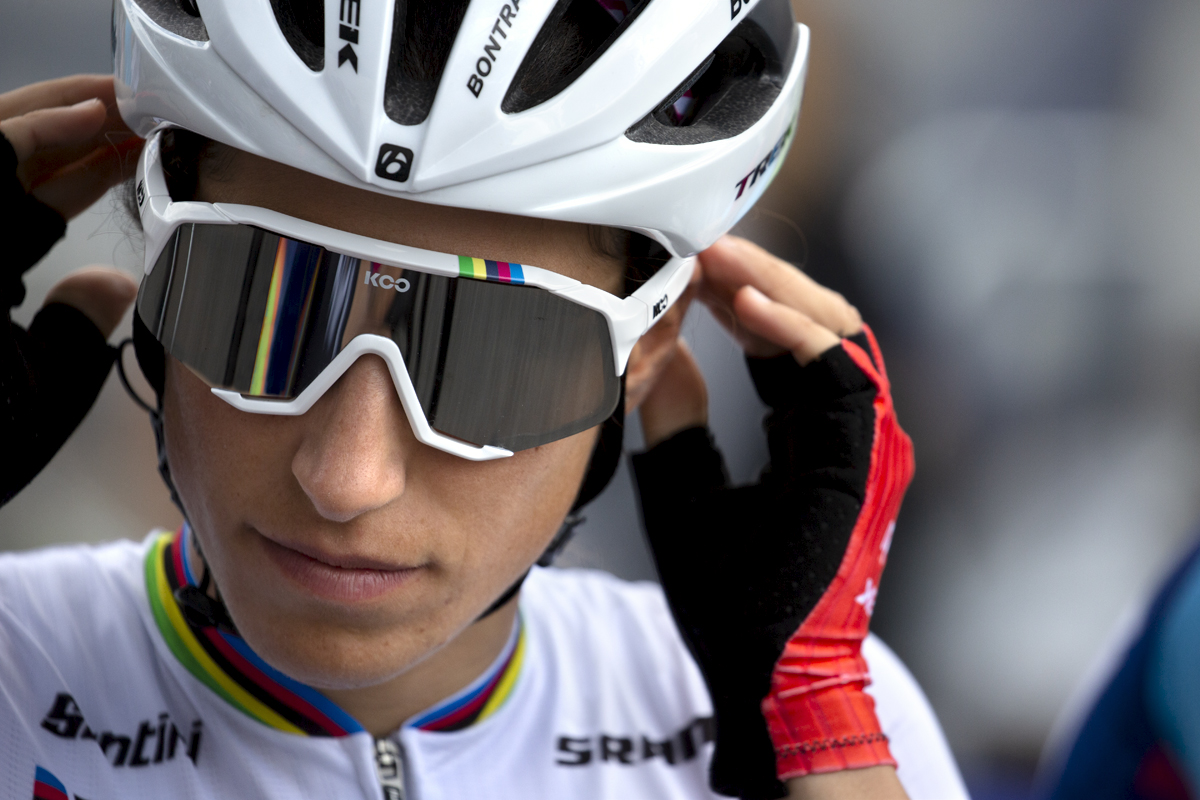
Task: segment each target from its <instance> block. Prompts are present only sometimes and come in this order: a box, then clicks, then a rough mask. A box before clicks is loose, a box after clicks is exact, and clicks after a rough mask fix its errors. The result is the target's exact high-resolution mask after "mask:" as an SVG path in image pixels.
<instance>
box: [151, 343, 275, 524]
mask: <svg viewBox="0 0 1200 800" xmlns="http://www.w3.org/2000/svg"><path fill="white" fill-rule="evenodd" d="M281 422H286V420H285V419H284V418H277V417H268V416H265V415H252V414H245V413H242V412H240V411H238V410H237V409H235V408H233V407H232V406H230V405H229V404H227V403H225V402H223V401H221V400H220V399H219V398H217V397H215V396H214V395H213V394H212V392H210V391H209V389H208V387H207V386H206V385H205V384H204V383H203V382H202V381H201V380H200V379H199V378H197V377H196V376H195V375H193V374H192V373H191V372H190V371H189V370H188V369H187V368H186V367H183V366H181V365H180V364H179V363H178V362H174V361H173V360H168V364H167V381H166V387H165V393H164V397H163V426H164V434H165V437H166V449H167V458H168V462H169V464H170V467H171V476H172V479H173V481H174V483H175V486H176V488H177V489H178V490H179V494H180V497H181V498H182V500H183V502H184V506H185V507H186V508H187V511H188V517H189V519H191V521H192V522H193V524H195V525H196V526H197V528H199V529H200V530H220V529H221V528H223V527H225V526H227V525H228V524H229V523H230V522H231V521H232V519H233V518H234V517H236V516H237V514H238V513H239V509H242V508H244V507H245V506H247V505H248V504H261V503H263V502H272V501H275V500H284V501H288V500H294V499H295V498H294V497H293V495H294V494H295V492H294V491H293V490H292V488H291V487H292V486H294V481H291V480H289V479H290V476H291V468H290V463H291V454H292V453H293V452H294V450H295V447H294V444H295V443H294V442H293V441H292V439H293V438H294V437H293V436H292V435H290V432H289V430H288V427H287V425H286V424H280V423H281Z"/></svg>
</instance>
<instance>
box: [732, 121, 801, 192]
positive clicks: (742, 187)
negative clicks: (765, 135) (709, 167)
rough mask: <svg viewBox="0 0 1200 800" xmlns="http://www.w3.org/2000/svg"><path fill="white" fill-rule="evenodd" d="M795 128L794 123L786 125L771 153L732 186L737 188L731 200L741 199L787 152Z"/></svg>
mask: <svg viewBox="0 0 1200 800" xmlns="http://www.w3.org/2000/svg"><path fill="white" fill-rule="evenodd" d="M795 127H796V126H795V124H794V123H793V124H791V125H788V129H787V130H786V131H784V132H783V136H780V137H779V141H778V142H776V143H775V146H774V147H772V148H771V151H770V152H769V153H767V155H766V156H765V157H764V158H763V160H762V161H760V162H758V165H757V166H755V167H754V169H752V170H750V172H749V173H747V175H746V177H744V178H742V179H741V180H740V181H738V182H737V183H735V184H734V186H736V187H737V194H736V195H735V196H734V198H733V199H734V201H735V202H736V201H737V200H740V199H741V198H742V195H743V194H745V192H746V189H747V188H749V187H750V186H754V184H756V183H758V179H759V178H761V177H762V176H763V175H766V174H767V170H768V169H770V168H771V165H772V164H774V163H775V162H776V161H777V160H778V159H779V157H780V156H781V155H782V154H783V153H786V152H787V144H788V139H790V138H791V136H792V131H793V130H794V129H795ZM747 184H748V185H749V186H748V185H747Z"/></svg>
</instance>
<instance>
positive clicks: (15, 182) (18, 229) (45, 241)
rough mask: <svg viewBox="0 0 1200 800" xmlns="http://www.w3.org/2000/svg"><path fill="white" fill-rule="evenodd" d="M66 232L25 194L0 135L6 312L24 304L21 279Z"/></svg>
mask: <svg viewBox="0 0 1200 800" xmlns="http://www.w3.org/2000/svg"><path fill="white" fill-rule="evenodd" d="M66 231H67V221H66V220H65V219H63V216H62V214H60V213H58V212H57V211H55V210H54V209H53V208H51V207H50V206H48V205H46V204H45V203H43V202H42V201H41V200H38V199H37V198H36V197H34V196H33V195H32V194H29V193H28V192H26V191H25V187H24V186H22V185H21V181H20V180H19V179H18V178H17V153H16V151H15V150H13V146H12V144H11V143H10V142H9V141H8V139H6V138H4V136H3V135H0V240H3V241H4V242H5V245H6V246H7V247H8V248H9V251H8V253H6V256H5V262H6V263H5V266H3V267H0V303H3V304H4V308H5V309H6V310H7V309H9V308H12V307H14V306H19V305H20V304H21V303H22V302H24V300H25V285H24V284H23V283H22V282H21V275H22V274H24V272H25V271H26V270H27V269H29V268H30V267H32V266H33V265H34V264H36V263H37V262H38V261H40V260H41V258H42V256H44V255H46V253H47V252H49V251H50V248H51V247H53V246H54V243H55V242H57V241H58V240H59V239H61V238H62V237H63V234H64V233H66Z"/></svg>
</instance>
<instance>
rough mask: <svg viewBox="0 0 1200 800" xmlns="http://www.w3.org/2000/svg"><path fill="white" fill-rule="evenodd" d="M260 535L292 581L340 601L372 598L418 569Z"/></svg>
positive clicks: (415, 573) (418, 570)
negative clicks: (287, 542)
mask: <svg viewBox="0 0 1200 800" xmlns="http://www.w3.org/2000/svg"><path fill="white" fill-rule="evenodd" d="M259 536H260V538H261V540H262V542H263V545H264V546H265V548H266V551H267V555H268V556H269V557H270V559H271V560H272V561H273V562H274V563H275V565H276V566H277V567H279V569H280V571H282V572H283V574H284V575H285V576H286V577H288V578H289V579H290V580H291V581H292V582H293V583H295V584H298V585H299V586H300V587H301V588H302V589H304V590H306V591H307V592H308V593H310V594H314V595H316V596H318V597H322V598H324V599H326V600H333V601H335V602H339V603H360V602H364V601H368V600H374V599H376V598H378V597H381V596H383V595H385V594H387V593H389V592H391V591H393V590H395V589H397V588H399V587H400V586H403V585H404V584H406V583H409V582H411V581H412V580H414V579H415V578H416V576H417V574H418V573H419V572H420V570H421V567H419V566H417V567H413V566H407V565H400V564H391V563H387V562H385V561H381V560H379V559H375V558H371V557H368V556H361V555H355V554H341V553H338V554H334V553H326V552H322V551H319V550H316V549H313V548H311V547H306V546H303V545H294V544H286V545H285V544H281V543H280V542H277V541H275V540H274V539H271V538H269V537H268V536H265V535H263V534H262V533H261V532H260V533H259Z"/></svg>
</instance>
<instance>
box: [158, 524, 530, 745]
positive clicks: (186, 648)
mask: <svg viewBox="0 0 1200 800" xmlns="http://www.w3.org/2000/svg"><path fill="white" fill-rule="evenodd" d="M191 535H192V532H191V530H190V528H188V526H187V525H186V524H185V525H184V526H183V527H181V528H180V529H179V530H178V531H176V532H175V533H173V534H172V533H164V534H163V535H161V536H160V537H158V539H157V540H155V541H154V543H153V544H152V545H151V547H150V550H149V552H148V553H147V554H146V563H145V574H146V593H147V594H148V595H149V598H150V609H151V611H152V612H153V614H154V620H155V622H156V623H157V625H158V630H159V632H160V633H161V634H162V637H163V640H164V641H165V642H166V644H167V647H168V648H170V650H171V652H172V653H173V654H174V655H175V658H176V659H178V660H179V663H180V664H182V665H183V666H184V667H185V668H186V669H187V671H188V672H190V673H192V675H193V676H195V677H196V679H197V680H199V681H200V682H201V683H203V684H204V685H206V686H207V687H208V688H209V689H211V690H212V691H214V692H216V693H217V694H218V695H220V696H221V698H222V699H224V700H225V702H227V703H229V704H230V705H231V706H233V707H234V708H236V709H238V710H239V711H241V712H242V713H244V714H246V715H247V716H249V717H252V718H253V719H256V720H258V721H259V722H261V723H263V724H264V725H268V726H270V727H272V728H275V729H276V730H280V731H285V732H287V733H293V734H297V735H301V736H304V735H307V736H347V735H349V734H352V733H359V732H361V731H362V730H363V727H362V726H361V725H359V724H358V722H356V721H355V720H354V718H353V717H351V716H350V715H349V714H347V713H346V712H345V711H343V710H342V709H341V708H339V707H338V705H337V704H336V703H334V702H333V701H332V700H330V699H329V698H327V697H325V695H323V694H321V693H320V692H319V691H317V690H316V689H314V688H312V687H311V686H306V685H305V684H302V683H300V682H299V681H296V680H293V679H292V678H289V677H288V676H287V675H284V674H283V673H282V672H280V671H279V670H277V669H275V668H274V667H272V666H271V665H270V664H268V663H267V662H265V661H263V660H262V659H261V658H260V657H259V656H258V655H257V654H256V653H255V652H254V651H253V650H251V649H250V646H249V645H248V644H246V641H245V640H244V639H242V637H240V636H238V635H237V634H236V633H233V632H230V631H225V630H221V629H219V628H215V627H205V626H198V625H193V624H191V622H190V621H189V620H188V619H187V617H186V616H185V615H184V613H183V611H182V609H180V607H179V603H178V602H177V601H176V599H175V590H176V589H178V588H179V587H180V586H184V585H189V584H190V585H192V586H195V585H196V580H195V579H194V577H193V572H192V569H191V565H190V564H189V562H188V548H187V537H188V536H191ZM517 620H518V621H517V623H516V624H514V626H513V632H512V634H511V636H510V637H509V641H508V644H507V645H506V646H505V648H504V651H503V652H501V654H500V656H499V657H498V658H497V659H496V660H495V661H494V662H493V664H492V666H491V667H490V668H489V669H488V670H487V672H485V673H484V674H483V675H482V676H481V677H480V678H479V679H477V680H476V681H475V682H473V683H472V684H471V685H470V686H468V687H466V688H465V689H463V690H462V691H460V692H458V693H457V694H455V695H452V696H451V697H449V698H447V699H446V700H443V701H442V702H441V703H438V704H437V705H436V706H434V707H433V708H431V709H430V710H428V711H426V712H425V713H423V714H421V715H420V716H418V717H417V718H415V719H414V720H413V721H412V722H410V723H408V726H409V727H415V728H419V729H421V730H427V731H456V730H461V729H463V728H466V727H469V726H471V725H474V724H477V723H479V722H482V721H483V720H485V719H487V718H488V717H489V716H491V715H492V714H494V713H495V712H496V711H497V710H498V709H499V708H500V707H501V706H502V705H503V704H504V702H505V701H506V700H507V699H508V698H509V696H510V695H511V694H512V691H513V687H514V686H515V685H516V682H517V677H518V675H519V674H520V671H521V664H522V663H523V661H524V656H525V626H524V624H522V623H521V622H520V616H519V615H518V618H517Z"/></svg>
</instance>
